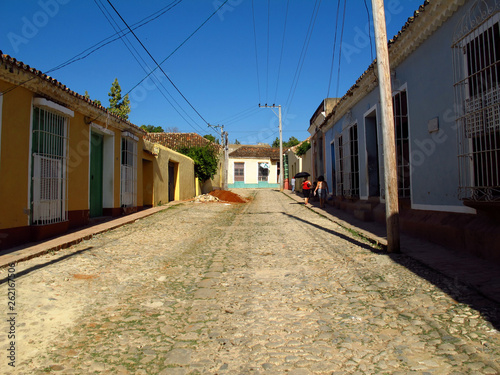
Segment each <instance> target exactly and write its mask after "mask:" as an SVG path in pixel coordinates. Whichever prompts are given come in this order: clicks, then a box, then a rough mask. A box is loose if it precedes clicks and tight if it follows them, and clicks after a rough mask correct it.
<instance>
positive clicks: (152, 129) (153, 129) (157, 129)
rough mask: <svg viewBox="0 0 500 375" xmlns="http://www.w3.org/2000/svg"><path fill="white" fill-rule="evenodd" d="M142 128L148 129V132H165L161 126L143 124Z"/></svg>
mask: <svg viewBox="0 0 500 375" xmlns="http://www.w3.org/2000/svg"><path fill="white" fill-rule="evenodd" d="M141 129H143V130H146V131H147V132H148V133H163V128H162V127H161V126H154V125H141Z"/></svg>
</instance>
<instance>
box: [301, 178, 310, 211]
mask: <svg viewBox="0 0 500 375" xmlns="http://www.w3.org/2000/svg"><path fill="white" fill-rule="evenodd" d="M310 192H311V181H309V180H308V179H307V177H306V178H305V180H304V182H302V194H304V202H305V204H306V206H307V205H308V204H309V194H310Z"/></svg>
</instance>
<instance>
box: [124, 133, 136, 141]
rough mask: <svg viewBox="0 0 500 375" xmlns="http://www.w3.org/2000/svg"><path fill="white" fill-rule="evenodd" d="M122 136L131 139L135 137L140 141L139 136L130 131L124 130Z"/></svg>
mask: <svg viewBox="0 0 500 375" xmlns="http://www.w3.org/2000/svg"><path fill="white" fill-rule="evenodd" d="M122 138H130V139H133V140H134V141H136V142H139V138H138V137H137V136H135V135H133V134H132V133H131V132H129V131H123V132H122Z"/></svg>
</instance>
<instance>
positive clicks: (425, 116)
mask: <svg viewBox="0 0 500 375" xmlns="http://www.w3.org/2000/svg"><path fill="white" fill-rule="evenodd" d="M467 4H468V5H466V6H465V7H462V8H461V9H460V10H459V12H457V13H456V14H455V15H454V16H452V17H451V18H450V19H449V20H448V21H447V22H446V23H445V24H443V25H442V26H441V27H440V28H439V29H438V30H437V31H436V32H435V33H434V34H433V35H432V36H430V37H429V38H428V39H427V40H426V41H425V42H424V43H423V44H422V45H421V46H419V47H418V48H417V50H416V51H414V52H413V53H412V54H411V55H410V56H409V57H407V59H406V60H405V61H404V62H403V63H402V64H400V65H399V66H398V67H397V68H396V69H395V71H396V77H395V78H396V80H395V83H396V84H398V83H399V86H400V87H403V88H406V90H407V98H408V114H409V128H410V162H411V201H412V205H413V206H415V205H416V207H417V208H429V209H431V206H456V207H463V204H462V201H461V200H459V199H458V197H457V189H458V183H459V182H458V157H457V141H456V138H457V134H456V128H455V121H454V120H455V117H454V91H453V90H454V89H453V83H454V82H453V64H452V49H451V44H452V40H453V33H454V28H455V26H456V25H457V23H458V22H459V20H460V18H461V17H462V15H463V13H464V10H465V8H468V7H469V6H470V4H471V2H467ZM374 105H375V106H376V110H377V127H378V137H379V145H378V153H379V155H378V158H379V173H380V178H379V179H380V187H381V188H383V186H384V181H383V154H382V149H383V144H382V133H381V128H380V103H379V91H378V88H376V89H375V90H374V91H372V92H371V93H369V94H368V95H367V96H365V97H364V98H363V99H362V100H361V101H360V102H359V103H357V104H356V105H355V106H354V107H353V108H352V116H351V119H352V121H350V122H351V123H352V122H356V123H357V124H358V139H359V144H358V146H359V164H360V165H359V170H360V196H361V197H362V198H365V197H367V196H368V179H367V174H368V172H367V160H366V139H365V134H366V133H365V124H364V122H365V119H364V116H365V114H366V112H367V111H369V110H370V108H372V107H373V106H374ZM436 117H437V118H438V120H439V129H440V130H439V131H438V132H433V133H429V131H428V122H429V120H431V119H433V118H436ZM344 123H347V120H346V119H345V117H344V118H342V119H341V120H340V121H338V122H337V123H336V124H334V126H333V127H332V128H331V129H329V130H328V131H327V132H326V133H325V139H326V143H325V153H326V154H325V156H326V170H327V171H328V172H329V173H328V180H327V181H328V184H329V185H330V186H332V184H333V179H332V176H331V170H332V164H331V162H332V155H331V148H330V142H331V141H332V140H334V137H335V135H336V134H338V133H341V132H342V126H343V124H344Z"/></svg>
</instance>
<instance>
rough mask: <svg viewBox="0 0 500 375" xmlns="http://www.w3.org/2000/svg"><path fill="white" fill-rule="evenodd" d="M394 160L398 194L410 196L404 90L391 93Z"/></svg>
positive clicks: (408, 149)
mask: <svg viewBox="0 0 500 375" xmlns="http://www.w3.org/2000/svg"><path fill="white" fill-rule="evenodd" d="M392 104H393V110H394V128H395V132H396V134H395V138H396V161H397V168H398V171H397V172H398V173H397V176H398V195H399V197H400V198H409V197H410V186H411V185H410V141H409V129H408V101H407V95H406V90H403V91H400V92H398V93H396V94H395V95H393V97H392Z"/></svg>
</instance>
